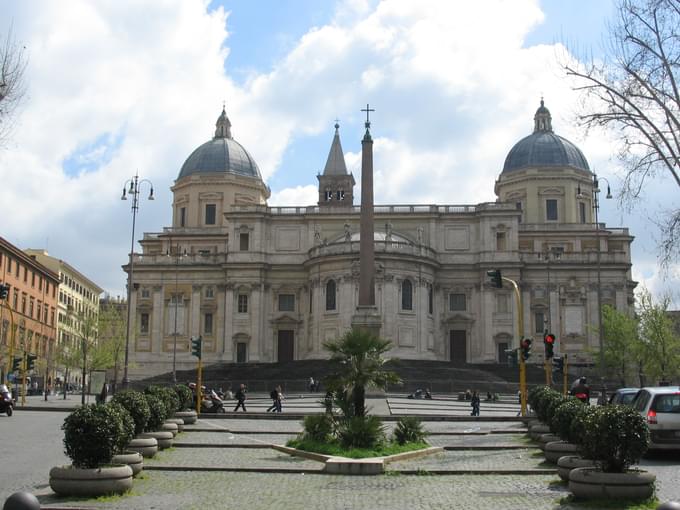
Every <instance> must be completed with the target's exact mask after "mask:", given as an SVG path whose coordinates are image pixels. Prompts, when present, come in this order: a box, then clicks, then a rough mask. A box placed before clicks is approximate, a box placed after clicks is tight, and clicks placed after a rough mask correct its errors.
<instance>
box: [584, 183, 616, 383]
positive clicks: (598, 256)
mask: <svg viewBox="0 0 680 510" xmlns="http://www.w3.org/2000/svg"><path fill="white" fill-rule="evenodd" d="M600 180H603V181H605V182H606V183H607V195H606V197H605V198H607V199H611V198H612V191H611V187H610V185H609V181H608V180H607V179H605V178H604V177H600V178H599V179H598V177H597V174H593V204H592V206H593V210H594V211H595V242H596V244H597V251H596V252H595V256H596V264H597V340H598V347H599V350H600V378H601V379H602V381H603V382H604V376H605V372H606V367H605V360H604V338H603V336H602V260H601V257H602V255H601V251H602V250H601V247H600V221H599V218H598V211H599V209H600V200H599V195H600ZM576 198H578V199H579V200H581V199H583V198H584V196H583V193H581V185H580V184H579V185H578V189H577V190H576Z"/></svg>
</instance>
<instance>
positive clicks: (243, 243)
mask: <svg viewBox="0 0 680 510" xmlns="http://www.w3.org/2000/svg"><path fill="white" fill-rule="evenodd" d="M238 240H239V250H241V251H248V245H249V244H250V236H249V235H248V234H243V233H242V234H240V235H239V236H238Z"/></svg>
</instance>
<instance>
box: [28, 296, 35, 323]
mask: <svg viewBox="0 0 680 510" xmlns="http://www.w3.org/2000/svg"><path fill="white" fill-rule="evenodd" d="M34 306H35V302H34V301H33V298H31V301H30V302H29V303H28V316H29V317H30V318H31V319H32V318H33V307H34Z"/></svg>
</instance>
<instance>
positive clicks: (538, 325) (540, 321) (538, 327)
mask: <svg viewBox="0 0 680 510" xmlns="http://www.w3.org/2000/svg"><path fill="white" fill-rule="evenodd" d="M544 330H545V314H544V313H543V312H536V313H535V314H534V332H535V333H541V334H543V331H544Z"/></svg>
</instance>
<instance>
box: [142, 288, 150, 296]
mask: <svg viewBox="0 0 680 510" xmlns="http://www.w3.org/2000/svg"><path fill="white" fill-rule="evenodd" d="M150 296H151V294H150V293H149V289H147V288H146V287H145V288H143V289H142V297H143V298H149V297H150Z"/></svg>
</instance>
